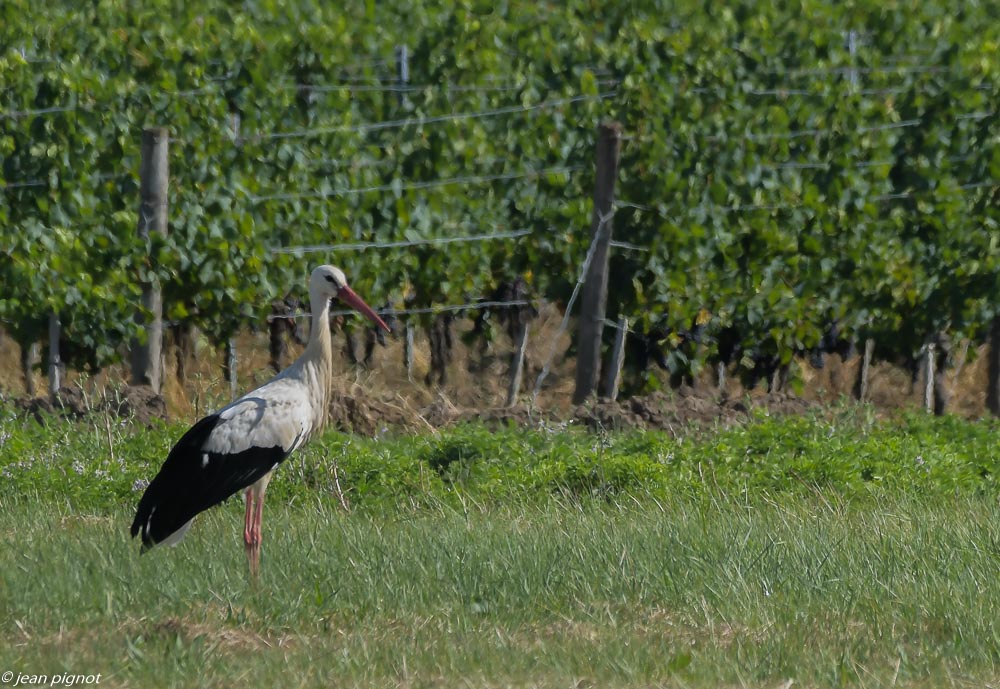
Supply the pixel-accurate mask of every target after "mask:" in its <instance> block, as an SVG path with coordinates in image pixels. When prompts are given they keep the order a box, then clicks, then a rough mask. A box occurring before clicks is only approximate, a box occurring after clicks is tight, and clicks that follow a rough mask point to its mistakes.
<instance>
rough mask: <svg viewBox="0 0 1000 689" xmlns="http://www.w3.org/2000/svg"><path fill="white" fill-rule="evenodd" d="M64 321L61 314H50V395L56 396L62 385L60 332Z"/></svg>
mask: <svg viewBox="0 0 1000 689" xmlns="http://www.w3.org/2000/svg"><path fill="white" fill-rule="evenodd" d="M61 330H62V323H61V322H60V321H59V314H57V313H50V314H49V395H51V396H52V397H55V396H56V394H58V392H59V388H60V387H61V386H62V374H63V363H62V359H61V358H60V357H59V333H60V331H61Z"/></svg>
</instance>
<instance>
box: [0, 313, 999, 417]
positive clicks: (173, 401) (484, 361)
mask: <svg viewBox="0 0 1000 689" xmlns="http://www.w3.org/2000/svg"><path fill="white" fill-rule="evenodd" d="M561 319H562V314H561V312H560V311H559V309H558V308H557V307H556V306H555V305H552V304H548V305H545V306H544V307H543V308H542V310H541V314H540V316H539V317H538V318H537V319H536V320H535V321H534V322H533V323H532V324H531V332H530V337H529V343H528V352H527V361H528V367H527V370H526V372H525V376H524V379H523V383H522V388H521V397H522V399H526V398H527V397H529V396H530V395H531V392H532V390H533V388H534V385H535V381H536V379H537V377H538V374H539V373H540V371H541V369H542V366H543V364H544V363H545V361H546V360H547V359H548V358H549V356H550V353H553V352H554V354H553V355H552V361H551V370H550V372H549V374H548V377H547V378H546V381H545V385H544V388H543V390H542V393H541V394H540V395H539V397H538V399H537V401H536V402H537V405H538V408H539V409H540V410H544V411H549V412H554V413H555V414H557V415H563V416H566V415H569V413H570V410H571V408H572V405H571V402H570V397H571V395H572V391H573V385H574V362H573V360H572V359H571V358H569V357H567V356H566V352H567V351H568V349H569V346H570V342H571V333H572V332H573V329H574V327H575V326H574V325H573V324H572V323H571V327H570V329H569V331H567V332H560V331H559V327H560V323H561ZM470 329H471V321H470V320H468V319H464V320H459V321H458V322H457V326H456V328H455V349H454V351H453V359H452V362H451V364H450V366H449V369H448V382H447V384H446V385H445V386H444V387H440V386H437V385H432V386H428V385H426V384H425V383H424V379H425V376H426V375H427V373H428V371H429V368H430V347H429V342H428V339H427V336H426V334H425V333H424V332H423V331H421V330H419V329H418V330H417V331H416V333H415V337H414V344H415V351H414V360H413V370H412V375H411V376H410V377H408V376H407V372H406V369H405V365H404V362H403V342H402V338H401V337H395V338H390V339H389V341H388V346H386V347H377V348H376V350H375V354H374V357H373V362H372V366H371V367H370V368H368V369H365V368H360V367H355V366H353V365H351V364H350V363H348V361H347V358H346V356H337V357H336V358H335V364H334V366H335V368H334V388H335V391H336V392H338V393H340V394H343V395H348V396H353V397H367V398H371V399H377V400H380V401H381V402H382V403H383V404H388V405H391V406H395V407H398V409H399V410H400V413H401V414H404V415H406V416H407V417H408V418H416V419H420V418H422V416H421V414H422V412H423V411H426V410H427V409H428V408H430V407H433V406H435V405H437V406H440V407H443V408H451V407H454V408H457V409H480V410H485V409H493V408H497V407H501V406H503V405H504V403H505V400H506V393H507V377H508V374H507V370H508V365H509V360H510V356H511V353H512V351H513V343H512V342H511V341H510V338H508V337H507V336H506V334H504V333H502V332H499V331H498V332H497V337H496V340H495V342H494V343H493V344H492V345H491V346H490V347H488V348H485V349H484V348H480V347H479V346H478V345H477V346H473V347H467V346H465V345H464V344H463V343H462V340H461V336H462V334H463V333H465V332H467V331H468V330H470ZM498 330H499V329H498ZM343 346H344V338H343V335H341V334H337V335H335V348H336V349H337V351H340V350H342V349H343ZM300 351H301V348H300V347H298V346H297V345H295V344H291V345H290V347H289V353H290V356H295V355H297V354H298V353H299V352H300ZM986 351H987V347H986V346H985V345H983V346H980V347H978V348H976V347H973V348H968V347H966V348H964V350H963V349H962V348H959V350H958V351H957V352H956V357H955V359H956V365H955V367H954V368H953V369H952V370H950V371H949V372H948V375H947V378H948V382H949V387H950V389H951V393H952V394H951V403H950V406H949V410H950V411H952V412H954V413H956V414H959V415H962V416H965V417H978V416H982V415H983V414H984V413H985V411H986V410H985V398H986V392H985V389H986V356H985V355H986ZM237 353H238V361H237V373H238V389H239V390H240V391H246V390H249V389H252V388H253V387H254V386H256V385H259V384H261V383H263V382H265V381H266V380H267V379H268V378H270V376H271V375H272V371H271V369H270V367H269V365H268V350H267V334H266V333H263V332H257V333H254V332H250V331H247V332H244V333H242V334H241V335H240V336H239V337H238V338H237ZM223 356H224V355H223V353H222V352H221V351H218V350H216V349H214V348H213V347H211V346H210V345H209V344H208V342H207V341H205V340H204V339H202V341H200V342H199V343H197V346H196V348H195V356H194V358H193V360H192V361H190V362H189V363H188V374H187V379H186V380H185V381H184V384H181V382H180V381H179V380H178V379H177V372H176V368H177V367H176V359H175V355H174V350H173V348H170V347H168V348H167V352H166V356H165V366H166V375H165V379H164V387H163V396H164V398H165V400H166V403H167V408H168V411H169V413H170V415H171V417H173V418H181V419H193V418H195V417H197V416H200V415H202V414H204V413H207V412H208V411H210V410H211V409H215V408H217V407H218V406H220V405H221V404H224V403H225V402H227V401H228V400H229V384H228V382H226V381H225V380H224V379H223V375H222V363H223ZM289 361H290V358H289ZM285 363H288V362H285ZM859 366H860V357H855V358H853V359H850V360H848V361H841V360H840V358H839V357H838V356H836V355H833V356H829V357H827V363H826V366H825V367H824V368H823V369H820V370H816V369H813V368H812V367H810V366H809V365H808V363H807V362H805V361H800V362H798V370H799V375H800V376H801V378H802V381H803V383H804V385H803V388H802V393H801V396H802V397H803V398H804V399H806V400H809V401H814V402H820V403H829V402H833V401H836V400H838V399H839V398H841V397H850V396H851V395H852V394H853V389H854V384H855V380H856V379H857V375H858V368H859ZM34 379H35V386H36V390H38V391H39V394H44V391H45V386H46V379H45V376H44V375H43V373H42V372H41V371H36V372H35V376H34ZM128 379H129V372H128V368H127V366H126V365H125V364H116V365H113V366H110V367H108V368H106V369H104V370H103V371H101V372H100V373H98V374H97V375H93V376H88V375H86V374H83V373H80V372H76V371H69V372H67V375H66V381H65V384H66V385H69V386H77V387H80V388H81V389H83V390H84V392H85V393H86V394H87V395H90V396H94V397H97V396H99V395H100V393H101V392H102V391H105V390H108V389H121V388H123V387H124V386H125V385H126V384H127V382H128ZM663 380H664V381H665V376H663ZM870 380H871V383H870V390H871V393H870V399H871V402H872V404H873V405H874V406H875V407H876V408H877V409H879V410H895V409H900V408H904V407H919V406H920V405H921V404H922V391H923V383H922V380H921V379H919V378H918V380H917V382H916V383H915V384H914V383H913V382H912V381H911V380H910V375H909V373H908V372H907V371H905V370H904V369H902V368H900V367H898V366H894V365H892V364H890V363H887V362H881V361H876V362H874V363H873V366H872V370H871V379H870ZM696 387H699V388H702V389H704V390H706V391H711V390H715V388H716V382H715V374H714V372H713V371H712V370H709V369H706V370H705V371H703V373H702V374H701V376H700V377H699V379H698V380H697V381H696ZM727 393H728V396H729V397H730V398H731V399H735V398H741V397H743V396H746V395H749V396H750V397H752V398H759V397H762V396H764V395H765V394H766V390H765V386H764V385H763V384H761V385H759V386H758V387H757V388H756V389H754V390H746V389H744V388H743V387H742V386H741V385H740V384H739V382H738V380H737V379H736V377H735V376H733V375H730V376H728V379H727ZM0 394H2V395H6V396H10V397H23V396H24V395H25V385H24V381H23V378H22V374H21V366H20V348H19V347H18V345H17V344H16V343H15V342H14V341H13V340H11V339H10V338H9V337H5V336H4V335H3V334H2V333H0Z"/></svg>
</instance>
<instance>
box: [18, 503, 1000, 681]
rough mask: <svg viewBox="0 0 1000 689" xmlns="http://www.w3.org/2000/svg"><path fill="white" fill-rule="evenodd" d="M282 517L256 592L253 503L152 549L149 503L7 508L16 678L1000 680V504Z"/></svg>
mask: <svg viewBox="0 0 1000 689" xmlns="http://www.w3.org/2000/svg"><path fill="white" fill-rule="evenodd" d="M272 507H273V509H270V510H269V511H268V513H267V514H266V515H265V528H266V541H265V546H264V558H265V559H264V563H263V572H262V576H261V580H260V581H259V582H258V584H257V585H256V586H254V585H251V584H250V583H248V581H247V578H246V574H245V569H246V563H245V562H244V559H243V554H242V548H241V544H240V536H239V531H238V528H239V524H240V519H239V514H238V513H239V511H240V509H239V506H238V505H228V506H227V507H226V508H224V509H221V510H216V511H214V512H212V513H209V514H207V515H205V518H204V519H202V520H201V523H200V524H198V526H197V528H196V529H194V530H192V532H191V534H190V535H189V536H188V538H187V539H186V540H185V541H184V543H182V544H181V545H180V546H179V547H178V548H176V549H172V550H156V551H153V552H152V553H150V554H147V555H145V556H139V555H138V553H137V551H136V548H135V547H134V544H133V543H130V542H128V539H127V538H126V535H125V527H126V526H127V522H128V518H129V514H128V513H124V512H121V511H117V512H112V513H110V514H106V515H101V516H87V515H81V514H79V513H76V512H74V511H72V510H70V509H67V508H66V507H61V506H57V505H53V504H52V503H39V502H32V501H18V502H16V503H9V504H7V505H5V506H4V508H3V509H2V511H0V524H2V526H3V536H2V540H0V562H3V563H4V565H3V568H2V571H0V610H2V611H3V626H2V631H0V663H2V666H0V669H2V668H8V667H9V668H14V669H15V670H17V671H21V672H49V673H53V672H57V671H58V672H62V671H69V672H86V673H96V672H102V673H104V674H105V676H106V677H107V678H108V681H110V682H112V685H128V686H178V687H180V686H231V685H232V684H235V683H236V682H237V681H240V679H241V678H245V679H246V681H248V682H251V683H253V684H256V683H258V682H259V683H261V685H262V686H288V687H294V686H303V687H305V686H317V685H326V686H373V687H374V686H393V685H405V686H456V685H463V684H464V683H468V684H471V685H474V686H508V685H524V686H527V685H531V686H536V685H537V686H573V682H575V681H580V682H583V685H593V686H648V685H651V684H663V685H671V686H672V685H677V686H720V685H732V686H740V685H743V684H748V685H751V686H776V685H778V684H780V683H782V682H786V681H787V680H794V681H795V682H796V685H798V686H837V685H842V684H851V685H862V686H891V685H896V686H944V685H947V684H948V683H949V682H952V683H959V682H960V681H961V682H971V683H985V682H990V681H995V680H996V679H998V678H1000V673H998V672H997V665H996V664H997V661H998V659H1000V622H998V620H997V616H996V610H998V609H1000V579H998V577H997V572H998V570H1000V510H998V508H997V504H996V501H995V500H994V499H993V498H985V497H977V496H960V497H943V496H936V497H933V498H930V499H927V498H920V497H917V496H913V495H908V496H898V497H881V498H878V499H872V498H868V499H860V500H844V499H841V498H838V497H837V496H836V494H833V493H826V494H822V495H816V496H814V497H809V496H808V495H805V494H800V495H796V496H794V497H791V498H788V497H787V496H786V499H783V500H781V501H777V500H773V499H770V498H769V497H768V496H767V495H761V496H758V497H757V498H756V499H754V500H752V501H751V502H744V501H741V500H728V499H718V498H716V499H709V498H706V497H702V498H690V497H688V498H678V499H673V500H666V501H664V500H659V501H652V500H646V501H641V500H640V501H638V502H637V501H632V500H628V501H623V502H614V501H612V502H608V501H595V500H592V499H587V500H584V501H577V500H573V501H567V500H557V499H553V500H551V501H549V502H547V503H546V504H543V505H535V506H528V505H523V506H519V507H514V508H502V507H491V508H488V509H483V508H480V507H475V506H470V507H469V508H468V509H466V510H460V509H454V508H452V507H450V506H445V505H441V506H439V507H437V508H425V509H421V510H417V511H410V512H405V513H400V514H397V515H391V514H388V513H384V512H381V513H380V512H379V511H372V512H366V511H357V512H354V513H352V514H344V513H342V512H337V511H336V510H334V509H332V508H331V507H330V503H328V502H317V503H316V504H314V505H302V506H300V507H297V508H286V507H282V506H279V505H273V506H272ZM251 675H252V676H253V677H255V678H256V679H253V680H251V679H250V676H251Z"/></svg>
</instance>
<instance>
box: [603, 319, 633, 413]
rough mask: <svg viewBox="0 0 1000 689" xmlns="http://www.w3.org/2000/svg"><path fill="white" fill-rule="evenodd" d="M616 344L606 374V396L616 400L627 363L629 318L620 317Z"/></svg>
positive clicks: (612, 349)
mask: <svg viewBox="0 0 1000 689" xmlns="http://www.w3.org/2000/svg"><path fill="white" fill-rule="evenodd" d="M615 327H616V328H617V331H616V332H615V344H614V346H613V347H612V348H611V359H609V360H608V371H607V374H606V375H605V376H604V396H605V397H606V398H608V399H609V400H611V401H612V402H614V401H615V400H616V399H618V387H619V386H620V385H621V379H622V366H623V365H624V364H625V338H626V337H627V336H628V319H627V318H619V319H618V323H617V324H616V326H615Z"/></svg>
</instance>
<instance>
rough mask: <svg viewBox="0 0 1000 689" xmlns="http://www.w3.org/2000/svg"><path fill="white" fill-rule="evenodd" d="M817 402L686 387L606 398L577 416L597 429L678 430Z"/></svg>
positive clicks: (800, 409)
mask: <svg viewBox="0 0 1000 689" xmlns="http://www.w3.org/2000/svg"><path fill="white" fill-rule="evenodd" d="M816 406H817V403H815V402H809V401H807V400H804V399H801V398H799V397H794V396H791V395H784V394H773V395H767V396H762V397H758V398H755V399H751V398H744V399H729V398H727V397H721V398H720V397H719V396H718V394H714V393H709V392H703V391H696V390H693V389H692V388H689V387H683V388H680V389H679V390H676V391H672V392H654V393H652V394H650V395H645V396H641V397H632V398H629V399H626V400H623V401H621V402H608V401H602V402H597V403H595V404H593V405H585V406H579V407H577V408H576V410H575V411H574V412H573V418H574V420H576V421H577V422H579V423H581V424H584V425H586V426H587V427H589V428H592V429H595V430H599V429H603V430H623V429H636V428H645V429H656V430H665V431H671V432H677V431H679V430H681V429H683V428H685V427H687V426H691V425H696V426H703V425H712V424H722V425H732V424H735V423H741V422H745V421H747V420H748V419H749V418H750V415H751V413H752V409H754V408H758V409H766V410H767V411H768V413H770V414H777V415H797V414H803V413H806V412H808V411H809V410H810V409H812V408H814V407H816Z"/></svg>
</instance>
